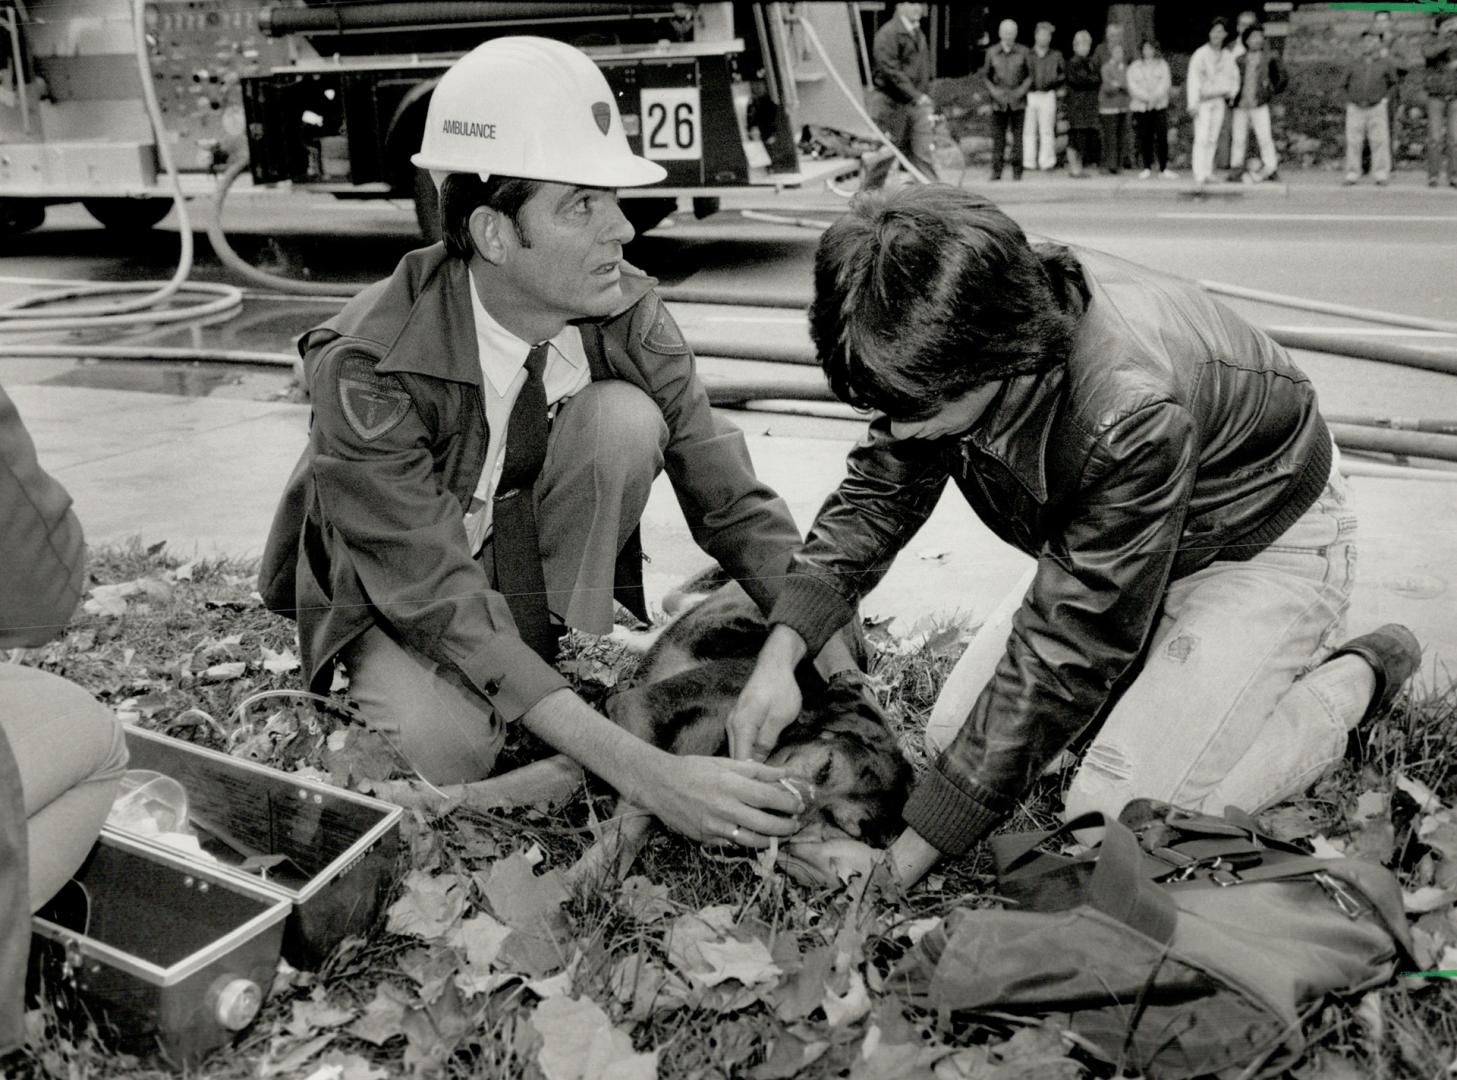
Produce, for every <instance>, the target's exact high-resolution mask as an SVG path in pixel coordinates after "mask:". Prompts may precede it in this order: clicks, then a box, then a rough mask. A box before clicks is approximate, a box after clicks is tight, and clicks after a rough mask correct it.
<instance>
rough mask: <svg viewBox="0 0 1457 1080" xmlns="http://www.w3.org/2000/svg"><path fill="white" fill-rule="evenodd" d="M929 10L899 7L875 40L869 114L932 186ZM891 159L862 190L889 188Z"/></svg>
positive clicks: (880, 164) (869, 176)
mask: <svg viewBox="0 0 1457 1080" xmlns="http://www.w3.org/2000/svg"><path fill="white" fill-rule="evenodd" d="M925 13H926V5H925V4H897V5H896V6H895V15H894V17H892V18H891V20H890V22H888V23H886V24H885V25H884V26H882V27H881V28H880V29H879V30H878V31H877V32H876V34H875V47H874V54H875V63H874V72H873V74H872V76H871V81H872V82H873V83H874V84H875V88H874V90H872V91H871V95H870V114H871V119H873V120H874V121H875V123H876V125H877V126H878V127H879V128H880V130H881V131H883V132H885V134H886V135H887V136H889V137H890V141H891V142H892V143H894V144H895V146H896V149H898V150H899V151H900V152H901V153H903V154H904V155H905V156H906V158H907V159H908V160H909V161H910V162H911V164H913V165H914V166H915V167H916V168H917V169H919V170H920V171H921V172H923V173H925V174H926V178H927V179H928V180H935V179H936V167H935V166H934V165H932V164H931V110H932V106H931V95H930V94H928V93H927V91H928V90H929V89H930V87H931V49H930V46H929V45H928V44H927V42H926V35H925V34H923V33H921V18H922V16H924V15H925ZM893 164H894V160H893V159H892V158H885V159H883V160H881V161H879V162H877V163H876V164H875V165H872V166H871V167H870V169H869V170H867V172H866V174H865V179H864V181H863V183H862V184H861V187H862V188H863V189H864V190H866V191H871V190H874V189H876V188H879V187H881V186H883V185H884V184H885V178H886V177H887V176H889V175H890V168H891V165H893Z"/></svg>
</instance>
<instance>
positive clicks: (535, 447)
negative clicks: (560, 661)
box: [492, 343, 558, 663]
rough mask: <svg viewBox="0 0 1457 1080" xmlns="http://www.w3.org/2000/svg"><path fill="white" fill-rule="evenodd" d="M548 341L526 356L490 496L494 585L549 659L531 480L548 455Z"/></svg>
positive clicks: (552, 654)
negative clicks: (544, 372)
mask: <svg viewBox="0 0 1457 1080" xmlns="http://www.w3.org/2000/svg"><path fill="white" fill-rule="evenodd" d="M547 348H548V346H547V345H546V344H545V343H543V344H540V345H533V346H532V347H531V352H530V354H529V355H528V356H527V357H526V384H525V385H524V386H522V387H521V393H520V394H519V395H517V398H516V404H515V405H513V406H512V407H511V419H510V420H508V421H507V423H506V440H507V441H506V446H505V451H504V452H505V455H506V457H505V462H504V464H503V465H502V468H501V479H500V481H499V482H498V483H497V484H496V495H495V499H494V500H493V502H492V521H493V523H494V527H495V532H496V535H495V540H494V542H493V545H492V546H493V548H494V550H495V561H496V588H497V589H498V590H500V592H501V594H502V595H503V596H505V597H506V604H507V606H509V607H510V609H511V615H512V617H513V618H514V619H515V620H516V629H517V631H518V632H519V633H520V634H521V640H522V641H524V642H526V644H528V645H530V646H531V647H532V648H533V649H534V650H536V652H537V653H538V654H539V655H540V656H541V658H542V659H543V660H546V661H547V662H548V663H550V662H552V661H553V660H555V659H556V651H557V640H558V636H557V635H556V634H555V633H553V631H552V627H551V617H550V615H548V614H547V607H546V577H545V575H544V574H543V573H542V569H541V549H540V547H539V546H538V542H537V533H536V500H535V497H534V495H533V491H532V488H533V485H534V484H535V482H536V475H537V473H539V472H541V463H542V462H543V461H545V460H546V437H547V418H546V386H545V384H544V383H543V382H542V379H541V373H542V369H543V368H545V367H546V354H547Z"/></svg>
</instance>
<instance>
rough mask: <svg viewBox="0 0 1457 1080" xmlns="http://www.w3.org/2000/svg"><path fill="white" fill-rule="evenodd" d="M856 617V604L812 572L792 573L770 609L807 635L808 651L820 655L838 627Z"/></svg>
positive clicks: (774, 618)
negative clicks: (811, 573)
mask: <svg viewBox="0 0 1457 1080" xmlns="http://www.w3.org/2000/svg"><path fill="white" fill-rule="evenodd" d="M854 617H855V608H854V607H853V606H852V605H851V604H850V602H849V601H847V600H846V599H845V598H844V597H843V596H841V595H840V594H839V593H838V592H836V591H835V589H834V587H833V586H832V585H829V584H828V583H827V582H824V581H822V580H820V579H819V578H817V577H813V576H811V575H809V574H792V575H790V578H789V580H788V581H786V582H785V583H784V590H783V591H782V592H781V593H780V594H779V599H778V600H777V601H775V603H774V610H773V611H771V612H770V613H769V621H770V622H771V623H782V624H783V625H784V626H787V627H789V628H790V629H791V630H793V631H794V632H795V633H797V634H798V635H799V636H800V637H802V638H804V643H805V646H806V647H807V649H808V652H807V655H809V656H818V655H819V652H820V650H821V649H823V648H824V647H825V642H827V641H829V640H830V638H831V637H832V636H834V633H835V631H837V630H839V629H840V627H842V626H844V625H845V624H846V623H848V622H849V621H850V620H851V619H853V618H854Z"/></svg>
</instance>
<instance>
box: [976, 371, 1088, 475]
mask: <svg viewBox="0 0 1457 1080" xmlns="http://www.w3.org/2000/svg"><path fill="white" fill-rule="evenodd" d="M1064 374H1065V372H1064V368H1063V365H1062V364H1060V363H1058V364H1054V365H1053V366H1052V367H1051V368H1049V369H1047V370H1046V371H1039V372H1035V373H1033V374H1031V375H1018V376H1017V377H1016V378H1013V379H1008V380H1007V381H1006V382H1005V383H1003V385H1002V391H1001V393H999V394H998V395H997V396H996V397H995V398H993V399H992V403H991V404H990V405H989V406H988V407H987V411H986V412H985V413H984V414H983V417H982V419H981V421H980V422H979V423H978V424H977V426H976V427H974V428H972V429H971V431H969V432H967V433H966V434H965V435H963V436H961V438H960V439H959V440H957V441H958V442H959V443H961V444H963V446H969V447H970V448H972V449H975V450H977V451H979V452H981V453H983V454H986V455H987V456H988V457H992V458H995V459H996V460H997V461H1000V462H1001V463H1002V464H1003V465H1005V466H1006V467H1007V468H1008V469H1009V470H1010V471H1011V472H1012V473H1013V475H1015V476H1016V477H1017V478H1018V480H1020V481H1021V482H1022V485H1023V486H1024V487H1025V488H1026V489H1027V490H1028V491H1029V492H1030V493H1031V494H1032V495H1033V496H1034V497H1035V498H1036V499H1037V501H1038V502H1039V503H1044V502H1046V501H1047V448H1048V441H1049V440H1050V438H1051V436H1052V428H1053V422H1054V420H1055V419H1056V417H1057V413H1058V409H1057V408H1056V401H1057V399H1058V397H1059V396H1060V395H1061V393H1062V387H1063V381H1064ZM964 452H965V450H963V453H964Z"/></svg>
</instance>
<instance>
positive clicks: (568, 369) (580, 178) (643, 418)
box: [260, 38, 798, 846]
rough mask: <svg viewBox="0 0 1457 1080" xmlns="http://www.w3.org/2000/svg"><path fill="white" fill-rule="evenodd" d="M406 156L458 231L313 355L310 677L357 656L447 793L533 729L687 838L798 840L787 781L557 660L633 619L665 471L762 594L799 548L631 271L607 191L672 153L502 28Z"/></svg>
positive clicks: (303, 612) (649, 175) (305, 626)
mask: <svg viewBox="0 0 1457 1080" xmlns="http://www.w3.org/2000/svg"><path fill="white" fill-rule="evenodd" d="M413 160H414V162H415V164H416V165H417V166H419V167H420V168H424V169H428V170H430V172H431V173H432V175H433V176H436V177H437V181H438V182H439V183H440V186H441V209H442V219H443V223H444V232H445V237H446V239H445V242H444V244H443V245H435V246H433V247H428V248H425V249H422V250H420V251H415V252H412V253H410V254H409V255H407V256H406V257H405V258H404V260H403V261H402V262H401V263H400V265H399V267H398V268H397V269H396V270H395V272H394V274H393V275H392V276H391V277H390V278H389V279H387V280H385V281H382V282H379V283H377V284H376V285H374V286H372V287H370V288H369V289H366V290H365V291H364V292H363V293H361V294H360V295H359V296H358V297H356V298H355V299H354V300H352V301H351V302H350V303H349V304H347V305H346V306H345V308H344V310H343V311H342V312H341V313H340V314H339V315H338V316H336V317H335V318H334V319H331V320H330V321H329V322H327V323H325V324H324V325H323V326H321V327H318V328H316V329H314V330H312V331H310V332H309V333H308V334H306V335H305V336H304V338H303V341H302V342H301V345H300V348H301V350H302V352H303V354H304V364H305V371H306V376H307V379H308V384H309V391H310V399H311V402H312V407H313V417H312V424H311V430H310V434H309V445H308V447H307V449H306V450H305V452H304V455H303V457H302V459H301V460H300V462H299V465H298V467H297V468H296V469H295V472H294V475H293V477H291V479H290V482H289V486H288V489H287V490H286V492H285V494H284V498H283V501H282V503H281V505H280V507H279V510H278V513H277V515H276V517H275V521H274V526H273V530H272V532H271V534H270V536H269V540H268V545H267V547H266V549H265V553H264V559H263V566H262V569H261V574H260V592H261V593H262V595H263V597H264V599H265V600H266V601H267V603H268V605H269V607H270V608H271V609H273V610H275V611H280V612H283V613H285V614H289V615H292V616H294V617H296V618H297V620H298V623H299V638H300V642H301V644H302V648H303V661H304V670H305V673H306V675H307V677H308V679H309V683H310V686H311V687H312V688H313V689H315V690H321V689H323V690H326V689H327V688H328V686H329V685H330V680H331V678H332V677H333V674H334V669H335V663H336V661H337V662H339V663H340V664H342V666H343V668H344V669H345V671H346V672H347V673H348V676H349V680H350V682H349V693H350V696H351V698H352V699H353V700H354V702H355V704H356V705H357V707H358V708H359V710H360V713H361V715H362V717H363V719H364V721H365V722H366V723H367V724H369V725H370V726H371V727H373V728H374V729H375V730H378V731H381V732H383V733H384V734H385V735H386V736H387V737H388V738H389V739H390V740H391V741H392V742H393V743H394V744H395V745H396V747H397V748H398V750H399V751H400V752H401V754H402V755H403V756H404V758H405V759H406V760H407V761H408V762H409V763H410V764H411V765H412V766H413V767H414V769H415V770H416V771H417V772H418V773H419V774H421V775H422V776H423V777H424V778H425V779H426V780H428V781H430V782H432V783H435V784H458V783H463V782H470V781H474V780H478V779H482V778H484V777H486V776H487V775H489V773H490V772H491V771H492V769H493V768H494V765H495V759H496V754H497V752H498V751H499V749H500V747H501V744H502V742H503V741H504V738H505V726H506V725H507V724H509V723H513V722H516V721H520V722H521V723H522V724H524V725H525V727H526V728H527V729H528V730H529V731H530V732H531V733H532V734H534V735H536V736H537V737H538V738H540V739H541V740H542V741H544V742H546V743H547V744H549V745H550V746H552V747H553V748H555V749H556V750H558V751H560V752H561V754H563V755H565V759H563V761H562V762H561V763H560V764H561V771H562V772H563V773H564V774H565V775H567V777H568V779H569V780H570V774H571V772H572V766H571V764H570V763H571V762H575V764H576V765H577V766H580V767H581V768H586V769H589V770H591V771H592V772H594V773H596V774H597V775H598V776H600V777H602V778H603V779H604V780H606V781H607V782H608V783H609V784H611V785H612V786H613V787H615V788H616V789H617V790H618V791H619V792H620V793H621V794H622V795H623V796H624V797H625V798H627V799H628V800H629V801H631V802H633V803H635V804H637V805H640V806H642V807H644V808H646V809H647V810H648V811H649V812H651V813H652V814H654V815H655V816H657V817H658V818H660V819H661V820H662V821H663V822H664V823H665V824H667V825H668V826H670V827H671V828H673V829H675V830H677V831H679V832H682V833H684V834H686V835H688V836H691V837H694V838H697V839H701V840H712V841H714V842H737V843H741V844H747V845H750V846H765V845H767V844H768V842H769V837H770V836H782V835H789V834H790V833H792V832H793V831H794V828H795V826H794V824H793V822H792V821H791V818H790V817H789V816H787V815H789V814H791V813H793V812H795V811H796V810H797V809H798V802H797V800H796V799H795V798H794V797H793V796H792V795H791V794H790V792H788V791H787V790H786V789H785V788H784V787H782V786H781V785H779V784H778V783H777V780H778V779H780V777H781V776H782V773H783V771H782V770H778V769H771V770H765V769H762V768H760V767H758V766H754V767H753V768H749V769H746V768H744V767H743V763H741V762H740V763H735V762H728V761H726V760H725V759H721V758H707V757H701V758H675V757H672V756H671V755H669V754H668V753H667V752H666V751H662V750H658V749H657V748H655V747H652V746H650V745H649V744H647V743H645V742H643V741H642V740H640V739H638V738H636V737H634V736H632V735H629V734H628V733H627V732H625V731H623V730H622V729H620V728H617V727H616V726H614V725H613V724H612V723H611V722H610V721H608V719H607V718H606V717H605V716H603V715H601V714H600V713H598V712H596V711H595V710H594V709H592V708H590V707H589V706H588V705H587V704H586V703H585V702H583V701H582V700H581V699H579V698H578V697H577V696H576V695H575V694H573V693H572V692H571V690H570V689H569V688H568V686H567V683H566V680H565V679H564V678H563V677H562V676H561V674H560V673H559V672H558V671H557V670H556V668H555V667H554V666H553V665H552V663H551V661H552V660H553V659H554V658H555V655H556V646H557V641H558V638H559V637H560V636H561V634H562V633H563V632H564V630H565V629H566V628H567V627H575V628H577V629H580V630H583V631H586V632H588V633H594V634H605V633H607V632H609V631H610V630H611V629H612V625H613V595H614V592H616V593H617V594H618V595H619V596H621V597H623V598H624V600H625V602H626V603H628V604H629V605H631V606H633V607H636V608H637V610H638V611H639V612H640V613H641V612H642V608H643V605H642V595H641V584H640V583H641V576H640V575H641V565H640V562H641V553H640V549H639V548H638V547H637V544H636V530H637V525H638V521H639V518H640V516H641V514H642V511H643V508H644V506H645V504H646V502H647V498H648V492H649V489H650V488H651V486H652V482H653V478H654V476H655V475H656V473H657V472H658V471H659V470H665V471H666V472H667V473H668V475H669V477H670V478H671V480H672V482H673V487H674V488H675V490H676V493H677V495H678V500H679V503H680V505H681V507H682V509H683V513H684V516H685V518H686V519H687V522H688V526H689V528H690V529H691V531H692V532H693V535H694V538H695V539H696V540H697V542H698V543H699V545H700V546H701V547H703V548H704V550H705V551H707V552H708V553H709V554H710V555H712V556H713V557H714V558H716V559H717V560H718V561H719V563H720V564H721V565H722V566H723V567H724V568H725V569H726V570H727V571H728V572H729V573H730V574H731V575H732V576H733V577H734V578H736V579H737V580H738V581H739V582H740V583H741V584H742V585H743V586H744V588H745V589H746V590H747V591H748V593H749V595H751V596H753V597H754V598H755V599H756V600H757V601H758V602H759V603H760V604H761V605H766V606H767V605H768V604H770V603H772V601H773V598H774V597H775V596H776V595H777V593H778V589H779V587H780V584H781V580H782V574H783V571H784V568H785V566H786V565H787V562H788V559H789V556H790V554H791V552H792V550H793V548H794V547H795V545H796V544H797V542H798V533H797V530H796V529H795V526H794V523H793V521H792V520H791V518H790V516H789V512H788V509H787V507H786V506H785V505H784V502H783V501H782V500H781V499H779V498H778V497H777V496H776V495H775V494H774V492H772V491H771V490H769V489H768V488H767V487H766V486H765V485H764V484H762V483H760V482H759V481H758V480H757V479H756V478H755V476H754V471H753V467H752V465H751V463H750V461H749V456H748V451H747V448H746V447H745V445H744V440H743V435H742V433H741V432H739V431H738V430H737V429H735V428H733V427H732V426H731V425H728V424H727V423H726V422H724V421H722V420H720V419H719V418H717V417H715V416H714V415H713V414H712V412H711V411H710V409H709V406H708V396H707V393H706V392H705V390H704V387H703V384H702V383H701V382H700V381H699V380H698V378H697V376H696V374H695V372H694V364H693V356H692V353H691V352H690V351H689V348H688V346H687V344H686V343H685V342H684V340H683V337H682V334H681V333H680V332H679V330H678V327H677V325H676V324H675V323H674V321H673V318H672V316H671V315H669V314H668V312H667V310H666V308H664V306H663V305H662V303H661V301H660V300H659V299H658V297H657V294H656V293H654V292H653V290H652V285H653V282H652V281H651V279H648V278H646V277H644V276H643V275H641V274H640V273H638V272H637V271H635V270H633V268H632V267H630V266H628V265H627V264H626V263H625V262H623V259H622V245H623V244H625V243H627V242H628V241H629V240H631V239H632V235H633V233H632V227H631V226H630V225H629V224H628V223H627V221H626V219H625V218H624V217H623V215H622V211H621V210H620V209H619V207H618V205H617V192H616V189H617V188H619V187H625V186H632V185H639V184H650V183H654V182H656V181H658V180H660V179H662V177H663V175H664V171H663V169H662V168H661V167H660V166H659V165H657V164H656V163H654V162H650V161H647V160H645V159H643V158H640V157H637V156H636V155H634V154H633V153H632V151H631V149H630V148H629V146H628V143H627V139H626V136H625V135H624V133H623V129H622V120H621V117H620V116H619V114H618V111H617V106H616V103H615V99H614V97H613V94H612V91H611V89H610V88H609V86H608V84H607V80H606V78H605V77H604V76H603V75H602V73H601V71H600V70H598V68H597V67H596V65H594V64H593V63H592V61H591V60H590V59H589V58H588V57H587V56H586V55H584V54H583V53H581V52H580V51H578V50H576V49H574V48H572V47H571V46H569V45H565V44H562V43H561V42H556V41H549V40H547V39H544V38H499V39H496V40H494V41H490V42H487V43H486V44H484V45H481V46H479V47H478V48H476V49H474V50H473V51H472V52H470V53H468V54H467V55H466V56H465V57H463V58H462V59H461V60H459V61H458V62H457V63H456V64H455V66H454V67H452V68H451V69H450V70H449V71H448V72H446V74H445V76H444V77H443V78H442V79H441V81H440V84H439V85H438V86H437V87H436V89H435V92H434V95H433V97H432V98H431V101H430V106H429V115H428V117H427V124H426V130H425V134H424V139H423V142H422V145H421V149H420V153H418V154H417V155H415V157H414V159H413ZM634 556H635V557H634ZM634 584H636V585H637V588H636V589H632V588H630V587H631V586H633V585H634ZM624 586H628V587H629V588H628V589H627V591H624ZM576 776H577V777H580V770H579V769H578V770H577V771H576ZM569 786H570V784H568V787H569Z"/></svg>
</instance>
